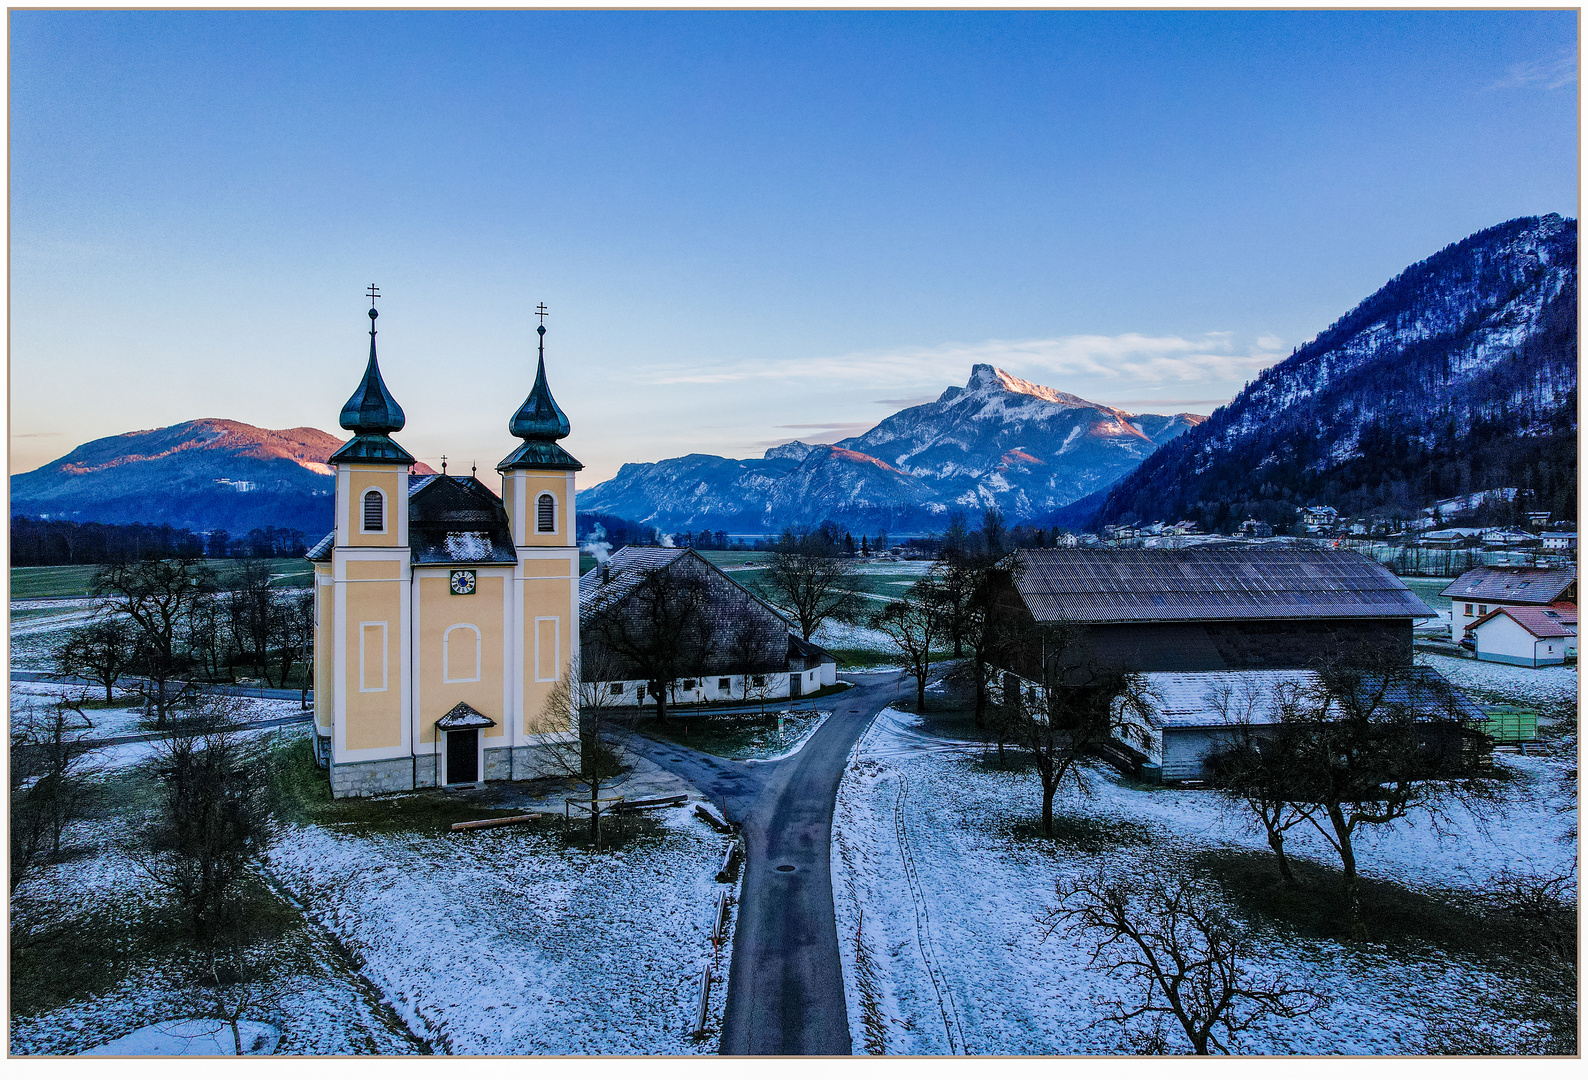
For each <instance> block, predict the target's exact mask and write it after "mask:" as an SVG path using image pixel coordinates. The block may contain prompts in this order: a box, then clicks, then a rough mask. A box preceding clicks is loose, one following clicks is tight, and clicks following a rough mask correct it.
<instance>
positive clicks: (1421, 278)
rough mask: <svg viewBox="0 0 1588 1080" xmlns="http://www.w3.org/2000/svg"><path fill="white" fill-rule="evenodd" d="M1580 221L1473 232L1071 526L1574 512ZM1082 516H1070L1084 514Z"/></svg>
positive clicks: (1411, 270)
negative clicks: (1515, 499)
mask: <svg viewBox="0 0 1588 1080" xmlns="http://www.w3.org/2000/svg"><path fill="white" fill-rule="evenodd" d="M1576 431H1577V223H1576V222H1575V221H1572V220H1569V219H1563V218H1561V217H1560V216H1559V215H1557V214H1550V215H1549V216H1547V217H1531V218H1518V219H1517V220H1515V221H1508V222H1505V223H1504V224H1501V225H1496V226H1494V227H1493V228H1489V229H1484V230H1483V231H1482V232H1479V233H1475V234H1473V235H1472V236H1470V237H1468V238H1467V239H1465V240H1463V241H1461V242H1460V243H1457V244H1452V245H1450V246H1449V247H1447V248H1445V249H1444V250H1443V251H1441V252H1439V253H1438V254H1437V255H1434V256H1432V257H1431V258H1428V259H1425V260H1424V261H1422V262H1420V263H1417V264H1416V265H1414V266H1410V267H1408V268H1407V269H1406V270H1405V271H1403V272H1402V273H1401V274H1400V275H1399V276H1397V277H1396V278H1395V279H1394V280H1392V281H1390V282H1389V283H1388V284H1387V285H1385V286H1384V287H1383V288H1382V289H1380V290H1378V291H1377V292H1376V293H1374V294H1373V295H1372V296H1370V297H1368V298H1367V299H1366V300H1364V301H1362V303H1360V304H1358V305H1357V306H1356V307H1355V308H1353V309H1352V310H1351V311H1350V312H1348V313H1347V314H1345V315H1344V316H1343V317H1341V318H1340V319H1339V320H1338V321H1337V322H1336V323H1335V324H1334V325H1333V326H1331V327H1329V328H1328V329H1327V330H1325V331H1324V332H1323V333H1321V334H1319V335H1318V337H1317V338H1316V339H1315V340H1313V341H1311V342H1309V343H1308V344H1306V345H1304V346H1302V347H1301V348H1300V349H1298V350H1296V352H1295V353H1293V354H1292V355H1291V356H1290V358H1289V359H1287V360H1285V361H1283V362H1281V363H1279V364H1276V365H1274V366H1273V367H1271V368H1269V369H1268V370H1267V371H1265V372H1264V373H1263V374H1262V375H1261V376H1260V377H1259V378H1258V379H1257V380H1256V381H1255V382H1252V383H1250V384H1249V385H1248V386H1247V387H1246V389H1245V390H1243V391H1242V392H1241V393H1240V394H1239V395H1237V396H1236V397H1235V399H1234V400H1233V401H1231V402H1230V404H1229V405H1227V406H1225V407H1223V408H1221V409H1219V410H1218V411H1216V412H1215V413H1214V414H1213V416H1212V417H1211V418H1210V419H1209V420H1208V421H1207V423H1205V424H1202V425H1200V426H1198V427H1197V428H1196V429H1195V430H1194V431H1192V432H1191V433H1190V434H1189V435H1188V436H1187V437H1186V438H1184V439H1179V440H1176V441H1175V442H1172V443H1169V444H1167V445H1165V446H1164V447H1163V448H1162V449H1160V450H1158V451H1157V452H1156V453H1154V454H1153V455H1152V456H1151V457H1150V458H1148V459H1147V461H1145V462H1144V463H1143V464H1142V465H1141V467H1140V468H1138V469H1137V470H1136V471H1135V472H1133V473H1131V474H1130V475H1129V476H1128V477H1126V478H1125V479H1123V480H1121V481H1120V482H1119V483H1118V484H1117V485H1116V486H1115V487H1114V488H1113V489H1112V490H1111V491H1110V492H1108V494H1107V495H1106V496H1105V497H1103V498H1102V499H1100V500H1099V499H1095V498H1094V499H1092V500H1087V502H1088V503H1090V504H1091V505H1077V506H1076V507H1073V508H1070V509H1068V510H1066V511H1062V512H1061V513H1060V514H1058V515H1056V516H1055V520H1060V521H1065V522H1066V523H1071V524H1077V525H1079V524H1083V523H1084V524H1089V525H1091V526H1093V527H1095V526H1097V525H1099V524H1102V523H1113V522H1122V521H1127V520H1137V519H1145V520H1155V519H1164V520H1171V521H1172V520H1175V519H1177V518H1196V519H1198V520H1200V521H1201V522H1202V524H1203V526H1204V527H1206V528H1211V529H1224V528H1227V527H1228V526H1229V525H1230V524H1231V523H1232V522H1233V523H1239V521H1240V520H1242V519H1243V518H1244V517H1246V516H1249V515H1254V516H1257V517H1259V518H1263V519H1266V520H1269V521H1271V522H1274V523H1276V524H1288V520H1287V517H1293V516H1294V514H1293V510H1292V509H1291V508H1293V507H1294V506H1296V505H1318V504H1326V505H1331V506H1333V507H1335V509H1337V510H1339V511H1340V512H1341V513H1342V514H1346V515H1351V516H1355V515H1382V516H1386V517H1398V518H1411V517H1415V516H1416V511H1417V508H1418V507H1421V506H1425V505H1429V504H1432V503H1435V502H1437V501H1439V500H1441V499H1447V498H1452V497H1455V496H1458V495H1461V494H1463V493H1465V492H1470V491H1478V490H1483V489H1489V488H1504V487H1518V488H1524V489H1531V490H1532V491H1533V492H1534V495H1533V496H1532V497H1531V505H1533V506H1536V507H1539V508H1543V509H1551V510H1553V511H1554V512H1555V514H1556V516H1557V517H1562V518H1567V519H1575V518H1576V516H1577V515H1576V501H1577V494H1576V488H1577V449H1576V439H1577V436H1576ZM1083 519H1084V520H1083Z"/></svg>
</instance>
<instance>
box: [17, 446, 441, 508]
mask: <svg viewBox="0 0 1588 1080" xmlns="http://www.w3.org/2000/svg"><path fill="white" fill-rule="evenodd" d="M344 441H345V440H344V439H342V438H339V437H338V436H335V435H332V434H329V433H328V432H324V431H321V430H319V429H318V428H311V427H297V428H288V429H286V430H282V431H275V430H271V429H269V428H260V427H254V426H253V425H252V424H244V423H241V422H240V421H237V420H222V419H217V418H213V417H210V418H205V419H202V420H189V421H186V422H185V423H181V424H173V425H171V426H170V427H163V428H151V429H148V430H144V431H129V432H126V433H125V434H122V435H111V436H108V437H107V438H103V439H95V440H93V441H92V442H87V443H83V444H82V445H81V446H79V447H77V448H76V449H74V450H72V451H71V452H70V453H68V454H66V455H64V456H62V457H59V458H57V459H55V460H54V461H52V462H50V463H49V464H47V465H43V466H41V467H39V468H37V469H34V470H33V471H32V472H27V473H21V474H19V475H17V476H13V477H12V478H11V512H12V513H13V514H26V515H29V516H33V517H49V518H51V519H64V520H70V521H99V522H103V523H105V524H125V523H130V522H149V523H154V524H168V525H172V526H175V527H178V528H187V529H192V530H194V531H195V532H204V531H208V530H211V529H225V530H227V531H228V532H231V533H233V534H235V535H242V534H245V533H247V531H248V530H249V529H252V528H258V527H263V526H265V525H275V526H277V527H280V528H296V529H302V530H303V531H304V532H306V533H314V532H316V531H324V530H326V529H329V528H330V523H331V512H332V498H331V496H332V493H333V492H334V491H335V488H336V481H335V470H334V469H333V468H332V467H331V466H330V465H328V464H326V459H327V458H329V457H330V456H331V455H332V454H333V453H335V452H336V450H337V448H338V447H339V446H341V445H342V443H343V442H344ZM415 469H416V471H418V472H430V471H431V470H430V469H429V467H428V466H424V465H418V466H415ZM219 480H227V481H231V483H230V484H225V485H223V484H219V483H217V481H219Z"/></svg>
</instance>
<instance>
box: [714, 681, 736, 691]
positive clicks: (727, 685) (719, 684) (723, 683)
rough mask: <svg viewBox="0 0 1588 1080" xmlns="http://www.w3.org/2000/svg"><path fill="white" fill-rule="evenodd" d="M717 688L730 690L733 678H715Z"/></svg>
mask: <svg viewBox="0 0 1588 1080" xmlns="http://www.w3.org/2000/svg"><path fill="white" fill-rule="evenodd" d="M717 689H718V690H731V689H733V680H732V679H718V680H717Z"/></svg>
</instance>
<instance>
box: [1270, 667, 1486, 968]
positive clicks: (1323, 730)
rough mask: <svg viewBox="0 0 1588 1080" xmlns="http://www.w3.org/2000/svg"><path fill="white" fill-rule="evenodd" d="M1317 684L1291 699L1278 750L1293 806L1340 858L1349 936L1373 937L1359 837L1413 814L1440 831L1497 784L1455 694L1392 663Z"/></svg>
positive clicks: (1324, 671)
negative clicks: (1475, 753)
mask: <svg viewBox="0 0 1588 1080" xmlns="http://www.w3.org/2000/svg"><path fill="white" fill-rule="evenodd" d="M1318 675H1319V678H1318V683H1317V685H1316V686H1315V687H1314V688H1312V689H1310V690H1308V691H1304V692H1301V693H1298V694H1296V695H1295V696H1294V697H1293V698H1292V699H1291V700H1289V701H1288V702H1286V703H1285V708H1284V710H1283V712H1282V720H1281V728H1282V730H1283V731H1284V734H1285V737H1284V738H1283V739H1281V740H1276V741H1275V742H1274V743H1273V744H1272V749H1273V750H1275V751H1278V752H1282V753H1284V754H1285V756H1286V761H1285V764H1284V765H1283V767H1282V772H1283V774H1284V775H1285V776H1287V777H1288V783H1289V785H1290V788H1291V798H1290V802H1291V805H1292V806H1293V807H1294V808H1296V809H1297V810H1298V811H1300V812H1301V814H1302V815H1303V816H1304V817H1305V818H1306V820H1307V822H1308V823H1309V824H1311V825H1312V826H1313V827H1314V829H1315V830H1316V831H1317V833H1318V834H1319V835H1320V836H1322V837H1323V839H1324V840H1325V841H1327V842H1328V844H1329V846H1330V847H1332V848H1333V849H1334V851H1335V854H1337V855H1338V856H1339V858H1340V867H1341V870H1342V891H1343V894H1344V900H1345V906H1346V913H1347V916H1348V918H1349V920H1350V925H1351V935H1352V937H1353V938H1354V939H1355V940H1357V941H1366V940H1367V923H1366V921H1365V919H1364V918H1363V915H1362V900H1361V891H1360V881H1359V878H1358V873H1357V857H1356V837H1357V836H1358V835H1359V833H1360V832H1361V831H1363V830H1364V829H1371V828H1378V827H1382V826H1385V825H1388V824H1390V823H1392V822H1395V821H1398V820H1400V819H1401V818H1404V817H1406V816H1408V815H1410V814H1412V813H1414V812H1420V813H1423V814H1426V815H1427V817H1428V820H1429V823H1430V825H1431V826H1433V827H1434V828H1435V829H1439V828H1441V827H1442V826H1443V825H1444V824H1445V822H1447V821H1448V819H1449V815H1450V813H1451V811H1452V810H1453V809H1454V808H1455V807H1456V806H1458V805H1468V806H1475V805H1479V804H1484V803H1492V802H1493V801H1494V800H1495V799H1496V798H1497V796H1498V787H1497V784H1496V782H1495V780H1494V778H1493V777H1492V776H1489V775H1485V774H1483V773H1482V772H1480V771H1479V770H1478V768H1477V767H1476V763H1475V761H1474V760H1473V759H1472V757H1471V755H1470V754H1469V752H1468V744H1469V743H1472V742H1478V741H1482V740H1484V739H1485V738H1486V737H1485V736H1483V735H1482V734H1481V733H1478V732H1474V731H1469V730H1467V728H1466V723H1465V720H1466V718H1465V714H1464V712H1463V710H1462V708H1461V704H1460V701H1459V697H1458V695H1457V694H1456V692H1455V691H1454V690H1453V689H1452V688H1451V687H1450V686H1449V685H1448V684H1447V683H1444V682H1443V681H1442V680H1438V679H1430V678H1428V677H1427V676H1425V675H1423V674H1421V673H1418V672H1416V671H1414V670H1412V669H1407V668H1405V667H1402V666H1398V665H1393V664H1387V663H1386V664H1379V665H1371V666H1358V665H1353V666H1347V665H1338V664H1326V665H1324V666H1323V667H1322V668H1321V669H1320V671H1319V673H1318Z"/></svg>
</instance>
